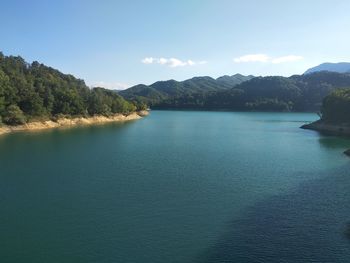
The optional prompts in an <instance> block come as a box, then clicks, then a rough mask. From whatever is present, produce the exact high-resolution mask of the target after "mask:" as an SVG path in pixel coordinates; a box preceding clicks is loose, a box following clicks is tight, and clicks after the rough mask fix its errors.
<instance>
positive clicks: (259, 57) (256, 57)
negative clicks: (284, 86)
mask: <svg viewBox="0 0 350 263" xmlns="http://www.w3.org/2000/svg"><path fill="white" fill-rule="evenodd" d="M302 59H304V58H303V57H302V56H295V55H287V56H283V57H277V58H272V57H270V56H268V55H266V54H249V55H245V56H241V57H238V58H234V59H233V61H234V62H235V63H247V62H263V63H273V64H280V63H286V62H295V61H299V60H302Z"/></svg>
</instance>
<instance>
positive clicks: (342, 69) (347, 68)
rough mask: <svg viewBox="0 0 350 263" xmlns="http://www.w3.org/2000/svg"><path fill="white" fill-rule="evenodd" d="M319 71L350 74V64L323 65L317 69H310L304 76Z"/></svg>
mask: <svg viewBox="0 0 350 263" xmlns="http://www.w3.org/2000/svg"><path fill="white" fill-rule="evenodd" d="M319 71H331V72H338V73H350V63H347V62H340V63H323V64H321V65H318V66H316V67H313V68H310V69H308V70H307V71H305V73H304V74H310V73H314V72H319Z"/></svg>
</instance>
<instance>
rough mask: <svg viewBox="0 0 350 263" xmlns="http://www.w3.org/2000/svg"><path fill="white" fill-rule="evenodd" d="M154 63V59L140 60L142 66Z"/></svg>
mask: <svg viewBox="0 0 350 263" xmlns="http://www.w3.org/2000/svg"><path fill="white" fill-rule="evenodd" d="M153 62H154V58H152V57H150V58H144V59H143V60H142V63H143V64H152V63H153Z"/></svg>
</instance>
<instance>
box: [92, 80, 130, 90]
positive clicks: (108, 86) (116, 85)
mask: <svg viewBox="0 0 350 263" xmlns="http://www.w3.org/2000/svg"><path fill="white" fill-rule="evenodd" d="M89 86H90V87H101V88H106V89H115V90H123V89H127V88H130V85H129V84H126V83H121V82H104V81H94V82H92V83H90V85H89Z"/></svg>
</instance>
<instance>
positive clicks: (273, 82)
mask: <svg viewBox="0 0 350 263" xmlns="http://www.w3.org/2000/svg"><path fill="white" fill-rule="evenodd" d="M238 78H240V79H239V81H236V80H237V79H238ZM235 81H236V82H235ZM349 86H350V74H342V73H336V72H326V71H324V72H316V73H312V74H307V75H295V76H292V77H289V78H286V77H278V76H275V77H256V78H253V77H252V76H248V77H244V76H242V75H234V76H231V77H229V76H224V77H220V78H218V79H216V80H215V79H212V78H209V77H200V78H193V79H190V80H186V81H183V82H177V81H174V80H170V81H161V82H156V83H154V84H152V85H150V86H146V85H137V86H135V87H132V88H130V89H128V90H125V91H122V92H120V94H121V95H122V96H124V97H125V98H128V99H133V100H136V101H140V102H143V103H146V104H148V105H150V106H151V107H152V108H154V109H188V108H191V109H212V110H215V109H228V110H240V111H319V110H320V107H321V104H322V100H323V98H324V97H325V96H327V95H328V94H329V93H331V92H332V91H334V90H335V89H338V88H344V87H349Z"/></svg>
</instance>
